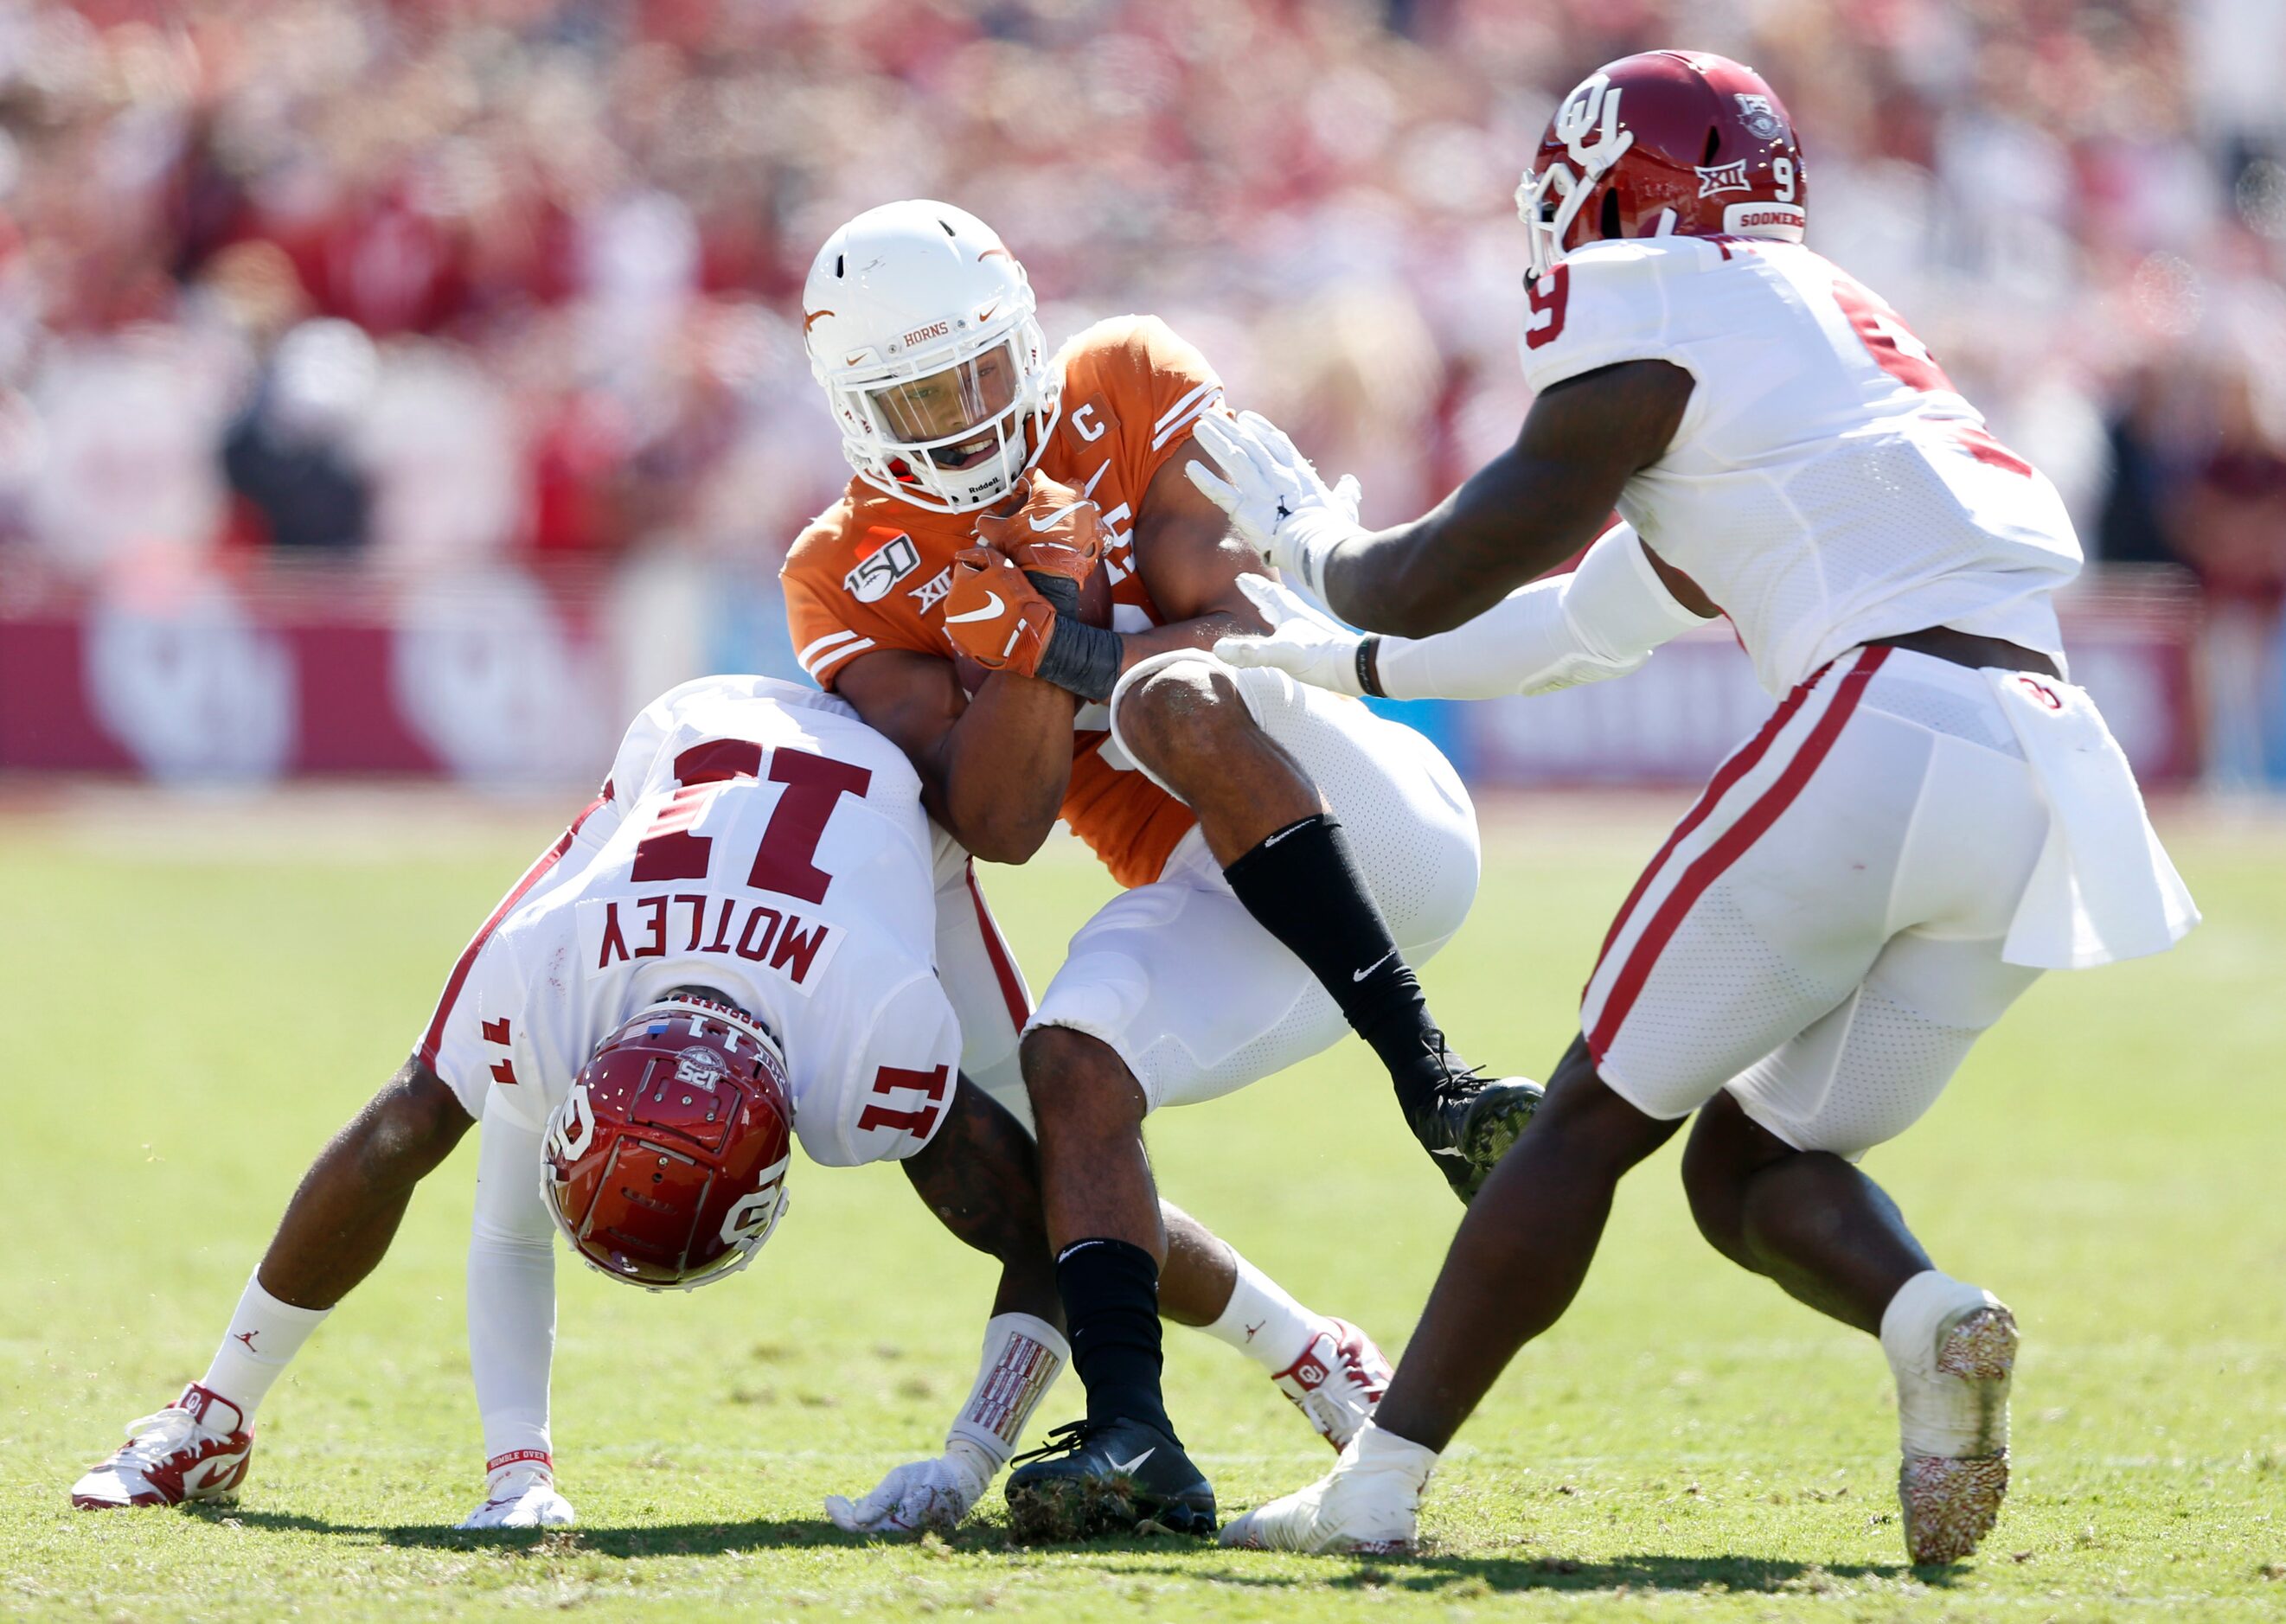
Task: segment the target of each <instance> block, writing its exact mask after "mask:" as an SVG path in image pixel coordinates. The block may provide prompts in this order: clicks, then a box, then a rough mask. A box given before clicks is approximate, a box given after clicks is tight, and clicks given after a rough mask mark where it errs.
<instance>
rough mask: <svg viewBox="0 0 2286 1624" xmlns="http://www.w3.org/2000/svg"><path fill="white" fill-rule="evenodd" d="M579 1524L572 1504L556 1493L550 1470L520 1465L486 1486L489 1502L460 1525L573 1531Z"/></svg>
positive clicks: (505, 1469) (497, 1474) (495, 1476)
mask: <svg viewBox="0 0 2286 1624" xmlns="http://www.w3.org/2000/svg"><path fill="white" fill-rule="evenodd" d="M578 1521H579V1513H578V1512H577V1511H574V1510H572V1509H571V1502H570V1501H568V1500H566V1499H564V1496H563V1495H561V1494H557V1493H556V1478H555V1477H554V1475H553V1474H551V1473H550V1472H549V1471H548V1468H546V1467H545V1466H541V1465H540V1464H538V1463H536V1462H518V1463H517V1464H516V1465H514V1466H503V1467H501V1469H500V1470H498V1471H496V1472H494V1473H493V1475H492V1479H491V1481H490V1482H489V1483H488V1484H487V1485H486V1486H485V1502H484V1504H482V1505H480V1506H478V1507H477V1509H476V1510H473V1511H471V1512H469V1514H468V1515H467V1516H466V1517H464V1518H461V1521H460V1526H461V1527H463V1528H569V1527H570V1526H571V1525H572V1524H574V1523H576V1522H578Z"/></svg>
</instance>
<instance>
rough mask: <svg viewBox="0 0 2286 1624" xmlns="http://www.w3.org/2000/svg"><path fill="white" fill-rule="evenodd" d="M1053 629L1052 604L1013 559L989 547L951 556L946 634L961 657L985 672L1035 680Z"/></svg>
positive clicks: (945, 615) (946, 601) (1054, 611)
mask: <svg viewBox="0 0 2286 1624" xmlns="http://www.w3.org/2000/svg"><path fill="white" fill-rule="evenodd" d="M1055 629H1056V609H1055V605H1054V604H1052V603H1049V602H1048V600H1047V599H1046V598H1044V597H1043V596H1042V595H1040V591H1039V588H1038V587H1035V586H1033V585H1032V583H1031V582H1030V581H1029V580H1028V579H1025V575H1024V572H1023V571H1021V570H1020V569H1018V568H1017V567H1016V561H1015V560H1014V559H1013V558H1011V557H1009V556H1007V555H1006V554H1005V553H1002V552H998V551H996V550H995V549H993V548H989V547H971V548H963V549H962V550H961V551H960V552H958V553H955V554H954V555H953V557H952V590H951V591H950V592H949V593H947V594H946V595H945V600H944V635H946V636H948V637H950V638H951V639H952V646H953V647H954V648H956V649H958V650H960V652H961V653H963V654H966V655H967V656H968V658H971V659H973V660H974V661H975V662H976V663H977V664H978V665H980V666H983V667H984V668H985V669H986V670H987V671H1013V672H1014V673H1015V674H1017V675H1019V676H1035V675H1037V674H1038V673H1039V669H1040V656H1041V655H1042V654H1043V653H1044V652H1045V651H1046V650H1047V646H1048V640H1049V639H1050V638H1051V637H1052V636H1054V635H1055Z"/></svg>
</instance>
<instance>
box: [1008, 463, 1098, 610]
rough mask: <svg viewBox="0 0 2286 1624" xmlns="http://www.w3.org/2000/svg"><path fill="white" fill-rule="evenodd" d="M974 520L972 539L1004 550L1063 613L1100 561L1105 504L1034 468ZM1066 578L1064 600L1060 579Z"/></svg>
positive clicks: (1074, 605) (1075, 600)
mask: <svg viewBox="0 0 2286 1624" xmlns="http://www.w3.org/2000/svg"><path fill="white" fill-rule="evenodd" d="M1013 497H1014V500H1013V501H1003V502H1001V503H999V504H997V505H996V506H995V507H994V508H993V509H992V510H991V511H990V512H989V513H986V514H984V515H983V516H981V517H980V518H979V519H978V520H977V521H976V539H977V540H979V541H980V542H981V543H983V545H985V546H986V547H989V548H993V549H994V550H995V551H996V552H1002V553H1005V554H1006V555H1007V556H1009V557H1011V558H1013V559H1014V560H1015V561H1016V567H1017V568H1018V569H1020V570H1021V571H1023V572H1025V574H1026V575H1028V576H1029V577H1030V578H1031V580H1032V584H1033V585H1034V586H1035V587H1038V588H1039V590H1040V591H1041V593H1042V594H1043V595H1045V596H1046V597H1047V598H1049V599H1050V600H1051V601H1052V602H1053V603H1055V605H1056V607H1057V608H1058V609H1059V610H1060V611H1063V612H1064V613H1067V614H1068V613H1070V612H1071V611H1073V610H1074V609H1076V608H1077V607H1078V604H1079V589H1080V588H1081V587H1084V586H1086V585H1087V582H1088V578H1089V577H1090V576H1092V575H1093V574H1094V573H1095V569H1096V566H1097V565H1098V564H1100V563H1102V562H1103V549H1104V545H1105V537H1104V533H1103V510H1102V509H1101V508H1098V507H1097V506H1096V505H1095V504H1094V503H1093V502H1092V501H1089V500H1088V499H1087V498H1086V497H1084V496H1082V495H1081V494H1080V493H1078V492H1077V491H1076V490H1074V489H1072V487H1071V486H1069V485H1060V484H1059V483H1057V482H1056V481H1055V480H1053V479H1051V478H1049V477H1047V476H1046V475H1045V474H1043V473H1041V472H1040V471H1039V470H1038V469H1033V470H1032V472H1030V473H1029V474H1028V475H1026V476H1025V477H1024V482H1023V483H1022V484H1020V485H1018V486H1017V487H1016V489H1015V491H1014V493H1013ZM1064 582H1068V583H1069V587H1068V602H1067V601H1066V595H1065V593H1064V592H1063V591H1060V590H1059V584H1060V583H1064Z"/></svg>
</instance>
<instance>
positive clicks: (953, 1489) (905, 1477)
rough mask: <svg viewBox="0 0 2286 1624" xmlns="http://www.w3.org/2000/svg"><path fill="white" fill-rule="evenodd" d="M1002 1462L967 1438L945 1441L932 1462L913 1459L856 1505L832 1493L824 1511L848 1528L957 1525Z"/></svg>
mask: <svg viewBox="0 0 2286 1624" xmlns="http://www.w3.org/2000/svg"><path fill="white" fill-rule="evenodd" d="M998 1470H1000V1463H999V1462H997V1461H995V1460H994V1459H993V1458H992V1457H991V1456H990V1455H988V1454H987V1453H986V1452H985V1451H984V1450H983V1449H981V1448H980V1447H977V1446H976V1445H975V1444H974V1443H971V1442H970V1441H969V1440H968V1439H965V1438H953V1439H948V1440H946V1444H945V1451H944V1453H943V1454H942V1455H939V1456H937V1457H936V1459H934V1461H912V1462H908V1463H907V1464H905V1465H903V1466H900V1467H898V1468H897V1469H896V1470H895V1471H892V1472H891V1473H890V1474H889V1475H888V1476H887V1477H886V1478H882V1479H881V1481H880V1483H879V1485H878V1486H876V1487H875V1488H874V1490H873V1492H872V1493H871V1494H867V1495H866V1496H865V1497H864V1498H863V1500H860V1501H858V1502H855V1504H852V1503H851V1502H850V1501H849V1499H848V1497H847V1495H843V1494H828V1495H827V1496H826V1497H825V1514H826V1516H828V1517H830V1518H832V1519H833V1525H834V1526H835V1527H837V1528H840V1529H841V1530H843V1531H844V1532H845V1533H886V1534H907V1533H920V1532H922V1531H923V1530H924V1529H929V1528H934V1529H939V1530H943V1529H950V1528H952V1527H955V1526H957V1525H958V1524H959V1522H960V1519H961V1518H964V1517H966V1516H967V1515H968V1513H969V1511H970V1510H971V1509H972V1508H973V1507H974V1505H975V1504H976V1502H978V1501H979V1500H981V1499H982V1498H983V1497H984V1491H985V1490H986V1489H987V1488H988V1487H989V1486H991V1483H992V1478H993V1475H994V1474H995V1473H996V1472H997V1471H998Z"/></svg>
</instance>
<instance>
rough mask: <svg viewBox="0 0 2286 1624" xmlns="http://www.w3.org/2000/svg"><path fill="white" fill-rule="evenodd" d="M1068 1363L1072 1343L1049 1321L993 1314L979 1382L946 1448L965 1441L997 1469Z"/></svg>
mask: <svg viewBox="0 0 2286 1624" xmlns="http://www.w3.org/2000/svg"><path fill="white" fill-rule="evenodd" d="M1070 1362H1071V1344H1070V1343H1068V1342H1067V1341H1065V1340H1064V1336H1063V1333H1062V1332H1061V1331H1059V1330H1058V1329H1056V1328H1055V1327H1054V1326H1052V1325H1050V1324H1049V1323H1048V1322H1047V1321H1046V1320H1041V1319H1036V1318H1035V1317H1034V1316H1032V1315H1030V1314H996V1315H994V1316H993V1317H992V1319H991V1320H989V1322H987V1324H986V1325H985V1327H984V1358H983V1360H982V1361H981V1364H980V1365H979V1366H978V1368H977V1372H976V1385H975V1386H974V1387H973V1388H971V1389H970V1390H969V1393H968V1402H967V1403H966V1404H964V1405H962V1406H961V1407H960V1415H959V1416H958V1418H957V1419H956V1420H955V1421H954V1422H953V1423H952V1428H951V1431H949V1432H948V1433H947V1434H946V1435H945V1444H946V1447H948V1448H950V1447H952V1446H953V1445H956V1444H960V1443H966V1444H969V1445H972V1446H974V1447H976V1448H979V1449H981V1450H982V1451H983V1452H984V1453H985V1454H986V1455H989V1456H990V1457H991V1459H992V1470H994V1471H997V1470H999V1469H1000V1468H1001V1467H1003V1466H1005V1465H1006V1464H1007V1463H1008V1457H1009V1456H1010V1455H1013V1454H1015V1453H1016V1444H1017V1440H1018V1439H1021V1438H1022V1437H1023V1436H1024V1427H1025V1423H1028V1422H1029V1421H1030V1420H1031V1418H1032V1411H1033V1410H1034V1409H1035V1408H1036V1407H1037V1406H1038V1404H1039V1402H1040V1399H1041V1398H1042V1397H1043V1396H1044V1394H1045V1393H1046V1392H1047V1391H1048V1389H1049V1387H1050V1386H1051V1385H1052V1384H1053V1383H1054V1382H1055V1379H1056V1377H1058V1376H1061V1375H1062V1374H1063V1368H1064V1367H1065V1366H1066V1365H1068V1364H1069V1363H1070ZM989 1475H990V1474H989V1473H988V1474H987V1477H988V1478H989Z"/></svg>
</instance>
